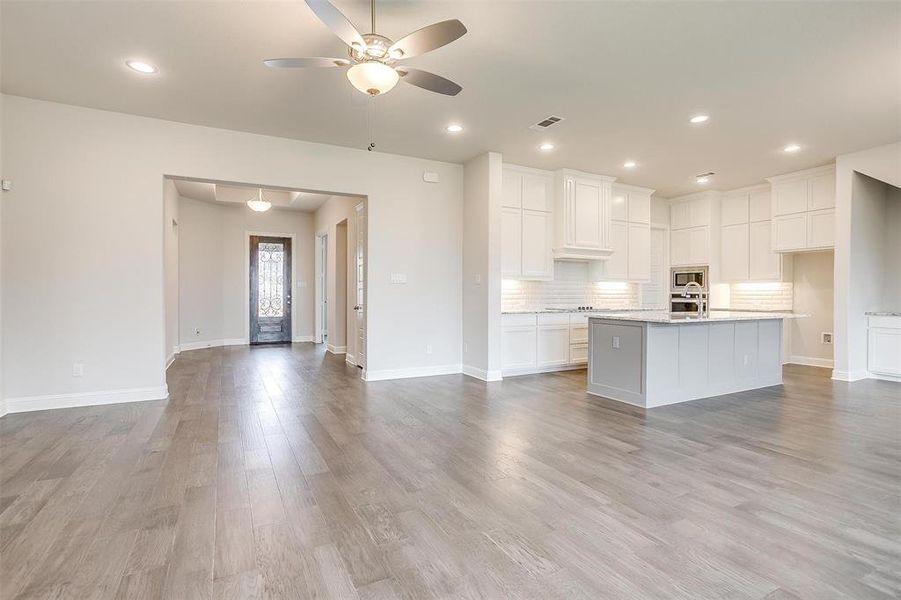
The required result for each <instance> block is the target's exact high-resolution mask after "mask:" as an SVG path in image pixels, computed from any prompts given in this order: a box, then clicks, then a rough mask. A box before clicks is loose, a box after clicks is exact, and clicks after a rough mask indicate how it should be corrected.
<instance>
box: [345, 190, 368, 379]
mask: <svg viewBox="0 0 901 600" xmlns="http://www.w3.org/2000/svg"><path fill="white" fill-rule="evenodd" d="M368 208H369V207H368V205H367V203H366V200H363V201H362V202H360V203H359V204H357V205H356V206H354V249H353V251H354V260H353V265H354V269H353V280H354V306H356V305H357V291H358V289H359V288H360V287H362V291H363V308H362V319H361V320H362V324H363V342H362V344H361V343H360V332H359V327H358V326H357V320H358V319H359V318H360V317H359V315H360V312H359V311H358V310H354V323H353V327H354V361H353V364H354V365H355V366H357V367H360V369H361V370H362V371H361V373H360V376H361V377H362V376H363V374H364V373H365V371H366V363H367V362H368V354H369V353H368V350H369V348H368V346H369V285H368V283H369V281H368V280H369V276H368V275H369V274H368V264H367V263H368V261H369V210H368ZM360 221H363V227H360ZM361 248H362V253H363V264H362V269H361V270H362V277H361V278H360V279H362V281H360V279H358V278H357V260H358V256H357V255H358V253H359V252H360V251H361ZM361 284H362V286H361ZM348 346H350V344H348ZM361 346H362V347H361Z"/></svg>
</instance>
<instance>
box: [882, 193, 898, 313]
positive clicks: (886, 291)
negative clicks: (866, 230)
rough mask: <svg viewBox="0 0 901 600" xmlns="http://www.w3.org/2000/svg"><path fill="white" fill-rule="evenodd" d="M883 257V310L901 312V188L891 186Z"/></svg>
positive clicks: (887, 205) (886, 202)
mask: <svg viewBox="0 0 901 600" xmlns="http://www.w3.org/2000/svg"><path fill="white" fill-rule="evenodd" d="M882 239H883V240H884V242H883V244H884V245H883V255H882V284H883V289H882V308H881V309H880V310H885V311H891V312H901V188H897V187H894V186H889V188H888V193H887V195H886V197H885V219H884V226H883V238H882Z"/></svg>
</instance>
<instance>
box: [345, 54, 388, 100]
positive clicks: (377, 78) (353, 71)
mask: <svg viewBox="0 0 901 600" xmlns="http://www.w3.org/2000/svg"><path fill="white" fill-rule="evenodd" d="M347 79H348V80H350V83H351V85H353V86H354V87H355V88H357V89H358V90H360V91H361V92H363V93H364V94H369V95H370V96H378V95H379V94H384V93H385V92H390V91H391V90H392V89H393V88H394V86H395V85H397V81H398V80H399V79H400V76H399V75H398V74H397V71H395V70H394V69H393V68H391V67H389V66H388V65H386V64H384V63H380V62H378V61H371V62H364V63H359V64H356V65H354V66H352V67H351V68H350V69H348V70H347Z"/></svg>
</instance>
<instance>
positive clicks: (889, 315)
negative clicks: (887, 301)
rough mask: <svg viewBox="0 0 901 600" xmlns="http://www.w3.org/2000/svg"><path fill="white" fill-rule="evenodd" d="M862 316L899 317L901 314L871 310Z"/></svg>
mask: <svg viewBox="0 0 901 600" xmlns="http://www.w3.org/2000/svg"><path fill="white" fill-rule="evenodd" d="M863 314H865V315H867V316H868V317H901V312H892V311H890V310H881V311H879V310H871V311H868V312H865V313H863Z"/></svg>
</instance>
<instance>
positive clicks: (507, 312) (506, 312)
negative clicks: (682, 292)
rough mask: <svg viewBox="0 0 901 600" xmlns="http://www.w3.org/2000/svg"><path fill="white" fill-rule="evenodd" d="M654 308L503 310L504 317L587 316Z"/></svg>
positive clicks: (644, 310) (642, 310)
mask: <svg viewBox="0 0 901 600" xmlns="http://www.w3.org/2000/svg"><path fill="white" fill-rule="evenodd" d="M653 310H654V309H653V308H593V309H591V310H576V309H575V308H568V309H562V310H561V309H559V308H514V309H513V310H502V311H501V314H502V315H541V314H545V313H558V314H561V315H564V314H580V315H581V314H586V315H590V314H592V313H605V314H606V313H614V312H615V313H621V312H647V311H653Z"/></svg>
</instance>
